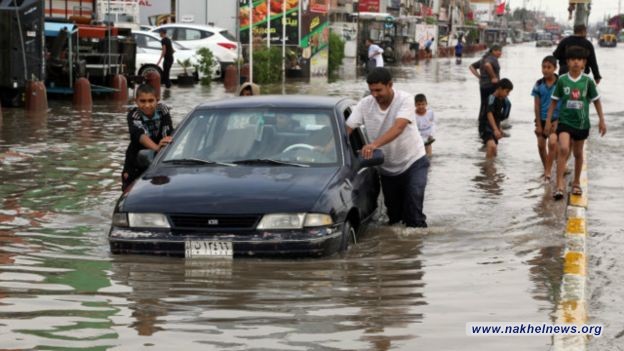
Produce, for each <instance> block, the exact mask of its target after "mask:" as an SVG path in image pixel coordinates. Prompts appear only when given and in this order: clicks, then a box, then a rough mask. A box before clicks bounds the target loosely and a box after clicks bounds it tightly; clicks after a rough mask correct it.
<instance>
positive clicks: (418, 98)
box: [414, 94, 427, 103]
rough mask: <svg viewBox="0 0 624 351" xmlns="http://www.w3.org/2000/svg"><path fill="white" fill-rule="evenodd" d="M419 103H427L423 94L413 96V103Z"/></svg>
mask: <svg viewBox="0 0 624 351" xmlns="http://www.w3.org/2000/svg"><path fill="white" fill-rule="evenodd" d="M419 102H427V97H426V96H425V94H416V96H414V103H419Z"/></svg>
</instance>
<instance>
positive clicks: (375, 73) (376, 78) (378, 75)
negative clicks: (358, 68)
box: [366, 67, 392, 85]
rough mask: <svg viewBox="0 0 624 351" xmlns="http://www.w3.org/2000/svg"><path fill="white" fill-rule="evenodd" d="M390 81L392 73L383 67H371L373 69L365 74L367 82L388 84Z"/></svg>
mask: <svg viewBox="0 0 624 351" xmlns="http://www.w3.org/2000/svg"><path fill="white" fill-rule="evenodd" d="M391 81H392V75H391V74H390V71H388V70H387V69H386V68H383V67H375V68H373V70H372V71H370V73H369V74H368V75H367V76H366V83H368V84H376V83H381V84H384V85H388V83H390V82H391Z"/></svg>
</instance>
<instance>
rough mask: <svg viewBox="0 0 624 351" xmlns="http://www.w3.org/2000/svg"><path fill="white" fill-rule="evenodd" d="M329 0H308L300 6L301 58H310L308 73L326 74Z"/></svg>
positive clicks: (313, 74)
mask: <svg viewBox="0 0 624 351" xmlns="http://www.w3.org/2000/svg"><path fill="white" fill-rule="evenodd" d="M328 12H329V1H328V0H308V1H304V2H303V3H302V7H301V37H300V38H301V39H300V40H299V46H300V47H301V48H302V49H303V54H302V56H303V58H304V59H306V60H308V59H309V60H310V61H309V62H310V75H311V76H325V75H327V62H328V61H327V59H328V51H327V50H328V47H329V18H328V15H327V14H328Z"/></svg>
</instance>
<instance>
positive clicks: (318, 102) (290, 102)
mask: <svg viewBox="0 0 624 351" xmlns="http://www.w3.org/2000/svg"><path fill="white" fill-rule="evenodd" d="M342 100H346V98H344V97H339V96H314V95H260V96H241V97H234V98H229V99H223V100H215V101H209V102H205V103H202V104H200V105H198V106H197V107H196V109H198V110H201V109H214V108H260V107H277V108H334V107H335V106H336V105H337V104H338V103H339V102H340V101H342Z"/></svg>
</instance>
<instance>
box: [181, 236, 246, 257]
mask: <svg viewBox="0 0 624 351" xmlns="http://www.w3.org/2000/svg"><path fill="white" fill-rule="evenodd" d="M184 249H185V253H184V256H185V257H232V256H233V255H234V250H232V242H230V241H208V240H188V241H186V242H185V243H184Z"/></svg>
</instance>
